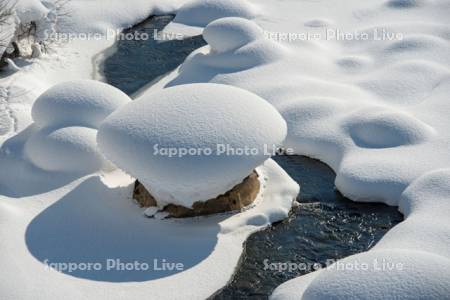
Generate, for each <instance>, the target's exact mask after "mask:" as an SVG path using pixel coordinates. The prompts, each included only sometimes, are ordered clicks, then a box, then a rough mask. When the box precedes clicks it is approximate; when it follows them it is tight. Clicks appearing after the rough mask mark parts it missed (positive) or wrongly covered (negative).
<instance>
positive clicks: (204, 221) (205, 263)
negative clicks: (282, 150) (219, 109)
mask: <svg viewBox="0 0 450 300" xmlns="http://www.w3.org/2000/svg"><path fill="white" fill-rule="evenodd" d="M257 172H258V174H259V175H260V180H261V183H262V187H263V188H262V190H261V191H260V193H259V195H258V197H257V200H256V201H255V204H254V206H253V207H251V208H249V209H248V210H246V211H244V212H242V213H238V214H222V215H215V216H210V217H201V218H190V219H185V220H177V219H169V220H158V219H150V218H146V217H144V216H143V215H142V209H141V208H140V207H139V206H138V205H136V204H135V203H133V202H132V201H131V199H127V197H129V195H130V194H131V192H132V188H133V184H132V182H129V183H128V185H127V186H125V187H115V188H114V187H111V186H107V185H105V183H103V182H102V180H100V178H99V177H98V176H87V177H84V178H81V179H79V180H77V181H75V182H72V183H70V184H68V185H66V186H65V187H63V188H60V189H56V190H54V191H51V192H49V193H47V194H44V195H38V196H32V197H22V198H21V199H20V201H18V199H16V198H8V197H5V196H3V197H2V198H1V201H0V225H1V226H0V235H1V236H2V237H3V238H4V239H5V240H7V241H8V243H1V244H0V252H1V253H2V255H1V257H0V265H1V266H2V269H1V272H0V279H1V280H0V291H1V295H2V299H8V300H9V299H36V300H41V299H42V300H43V299H45V300H48V299H61V298H64V299H68V300H72V299H74V300H75V299H76V300H78V299H89V300H90V299H92V300H93V299H111V300H114V299H124V298H132V299H139V298H141V299H147V298H149V297H150V298H152V299H171V300H172V299H205V298H207V297H208V296H210V295H211V294H212V293H214V292H215V291H217V290H219V289H220V288H222V287H223V286H224V285H225V284H226V283H227V282H228V280H229V278H230V276H231V275H232V274H233V272H234V269H235V266H236V265H237V263H238V261H239V258H240V255H241V253H242V243H244V241H245V240H246V238H247V237H248V236H249V235H250V234H252V233H253V232H255V231H258V230H261V229H262V228H264V227H265V226H268V225H269V224H270V223H272V222H276V221H279V220H282V219H284V218H286V217H287V215H288V212H289V210H290V208H291V205H292V201H293V200H294V199H295V197H296V196H297V193H298V191H299V187H298V185H297V184H296V183H295V182H294V181H293V180H292V179H290V177H289V176H288V175H287V174H286V173H285V172H284V170H283V169H281V168H280V167H279V166H278V165H277V164H276V163H275V162H274V161H273V160H270V159H269V160H267V161H266V162H265V163H264V165H263V166H260V167H258V168H257ZM127 200H128V201H127ZM18 257H20V259H12V258H18ZM111 258H112V259H120V261H121V262H122V263H123V262H134V261H136V260H137V261H138V262H140V263H147V264H149V265H150V270H149V271H145V272H143V271H142V270H134V271H126V272H124V271H121V270H120V266H117V268H116V267H112V268H111V269H109V270H106V268H107V265H106V260H107V259H111ZM45 259H48V260H49V261H48V262H49V263H51V262H53V263H56V262H73V263H79V262H95V263H100V264H101V265H102V266H103V269H102V270H101V271H94V272H93V271H80V270H78V271H72V272H68V271H65V272H64V271H63V272H57V271H56V270H53V269H49V268H48V267H46V266H45V264H44V261H45ZM153 259H156V260H157V263H158V267H161V265H162V262H163V259H165V260H166V261H167V262H169V263H182V264H183V268H184V270H183V271H176V270H175V271H169V270H166V271H162V270H157V269H156V270H154V261H153ZM87 279H89V280H87ZM149 295H150V296H149Z"/></svg>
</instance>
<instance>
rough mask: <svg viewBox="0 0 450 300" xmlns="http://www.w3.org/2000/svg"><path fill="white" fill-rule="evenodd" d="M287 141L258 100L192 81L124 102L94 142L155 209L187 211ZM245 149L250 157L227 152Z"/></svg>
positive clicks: (276, 118)
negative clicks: (136, 182) (174, 206)
mask: <svg viewBox="0 0 450 300" xmlns="http://www.w3.org/2000/svg"><path fill="white" fill-rule="evenodd" d="M285 137H286V123H285V121H284V120H283V118H282V117H281V115H280V114H279V113H278V112H277V111H276V109H275V108H274V107H273V106H272V105H270V104H269V103H267V102H266V101H265V100H263V99H261V98H260V97H258V96H256V95H254V94H252V93H249V92H247V91H245V90H241V89H238V88H235V87H230V86H226V85H217V84H192V85H184V86H180V87H174V88H170V89H166V90H164V91H161V92H158V93H153V94H149V95H146V96H144V97H141V98H138V99H137V100H135V101H133V102H131V103H129V104H127V105H125V106H124V107H122V108H120V109H119V110H117V111H116V112H114V113H113V114H111V116H109V117H108V118H107V119H106V120H105V121H104V122H103V123H102V124H101V126H100V129H99V132H98V137H97V140H98V144H99V147H100V150H101V151H102V153H104V155H105V156H106V157H107V158H108V159H109V160H111V161H112V162H113V163H114V164H115V165H116V166H118V167H119V168H121V169H122V170H124V171H126V172H127V173H129V174H130V175H132V176H134V177H136V178H138V179H139V180H140V181H141V182H142V183H143V184H144V185H145V186H146V188H147V189H148V190H149V191H150V193H151V194H152V195H153V196H154V197H155V198H156V200H157V202H158V205H159V206H161V207H163V206H165V205H166V204H168V203H173V204H178V205H183V206H185V207H191V206H192V204H193V203H194V202H196V201H206V200H209V199H212V198H215V197H217V196H218V195H221V194H224V193H225V192H227V191H228V190H230V189H231V188H232V187H233V186H235V185H236V184H238V183H240V182H242V180H243V179H244V178H245V177H247V176H248V175H249V174H250V173H251V172H252V170H253V169H254V168H255V167H257V166H259V165H260V164H262V163H263V162H264V161H265V160H266V159H268V158H269V157H270V156H271V154H268V151H271V150H267V149H273V148H274V147H275V149H276V148H277V147H278V146H279V145H281V143H282V142H283V141H284V138H285ZM225 147H227V148H229V149H232V150H227V149H226V148H225ZM172 149H173V150H174V152H173V154H171V153H170V152H168V151H171V150H172ZM244 149H249V150H251V151H252V152H250V151H248V152H242V153H236V152H232V151H236V150H239V151H242V150H244ZM182 151H185V152H184V153H183V152H182ZM205 151H210V152H209V153H208V152H205Z"/></svg>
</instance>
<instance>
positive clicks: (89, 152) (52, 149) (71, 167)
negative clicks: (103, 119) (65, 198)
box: [24, 127, 106, 173]
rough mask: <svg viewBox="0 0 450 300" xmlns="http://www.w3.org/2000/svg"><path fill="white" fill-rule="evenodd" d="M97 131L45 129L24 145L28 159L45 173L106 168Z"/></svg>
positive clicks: (85, 129)
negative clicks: (97, 142)
mask: <svg viewBox="0 0 450 300" xmlns="http://www.w3.org/2000/svg"><path fill="white" fill-rule="evenodd" d="M96 134H97V131H96V130H95V129H91V128H85V127H66V128H61V129H56V130H53V129H50V128H44V129H41V130H38V131H37V132H35V133H34V134H33V135H32V136H31V137H30V138H29V139H28V140H27V142H26V143H25V148H24V151H25V155H26V157H27V158H28V159H29V160H30V161H31V162H32V163H33V164H34V165H35V166H37V167H39V168H41V169H43V170H46V171H57V172H86V173H88V172H91V171H96V170H98V169H101V168H102V167H103V166H105V165H106V162H105V161H104V159H103V157H102V155H101V154H100V153H99V152H98V151H97V145H96Z"/></svg>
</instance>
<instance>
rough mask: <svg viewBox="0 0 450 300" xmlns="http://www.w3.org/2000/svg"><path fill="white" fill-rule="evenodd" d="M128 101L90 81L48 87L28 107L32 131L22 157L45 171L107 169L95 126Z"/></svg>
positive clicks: (107, 87) (118, 92) (106, 85)
mask: <svg viewBox="0 0 450 300" xmlns="http://www.w3.org/2000/svg"><path fill="white" fill-rule="evenodd" d="M130 100H131V99H130V98H129V97H128V96H127V95H126V94H124V93H123V92H121V91H120V90H118V89H116V88H115V87H112V86H110V85H108V84H105V83H101V82H98V81H94V80H76V81H68V82H63V83H60V84H57V85H55V86H53V87H51V88H50V89H48V90H47V91H46V92H44V93H43V94H42V95H41V96H39V98H38V99H37V100H36V101H35V103H34V105H33V107H32V111H31V114H32V117H33V120H34V126H35V128H36V129H35V131H34V132H33V133H32V134H31V136H30V138H29V139H28V140H27V141H26V143H25V148H24V152H25V156H26V157H27V158H28V160H29V161H30V162H32V163H33V164H34V165H35V166H36V167H38V168H41V169H43V170H47V171H55V172H84V173H89V172H93V171H97V170H100V169H105V168H110V164H109V163H108V162H107V161H106V160H105V159H104V158H103V156H102V155H101V154H100V152H99V151H98V149H97V142H96V135H97V126H98V125H99V124H100V122H101V121H103V120H104V119H105V118H106V117H107V116H108V115H109V114H111V113H112V112H113V111H114V110H116V109H117V108H118V107H120V106H122V105H124V104H126V103H128V102H129V101H130Z"/></svg>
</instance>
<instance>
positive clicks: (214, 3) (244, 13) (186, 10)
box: [174, 0, 256, 27]
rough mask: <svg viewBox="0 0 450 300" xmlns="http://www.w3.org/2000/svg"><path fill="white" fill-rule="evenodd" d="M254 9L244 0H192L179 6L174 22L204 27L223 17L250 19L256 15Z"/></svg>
mask: <svg viewBox="0 0 450 300" xmlns="http://www.w3.org/2000/svg"><path fill="white" fill-rule="evenodd" d="M255 10H256V9H255V7H253V5H251V4H250V3H248V2H247V1H245V0H194V1H191V2H188V3H186V4H185V5H184V6H182V7H181V8H180V10H179V11H178V13H177V15H176V17H175V19H174V22H175V23H181V24H185V25H189V26H200V27H204V26H206V25H208V23H210V22H212V21H214V20H217V19H220V18H225V17H241V18H246V19H252V18H254V17H255V16H256V11H255Z"/></svg>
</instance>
